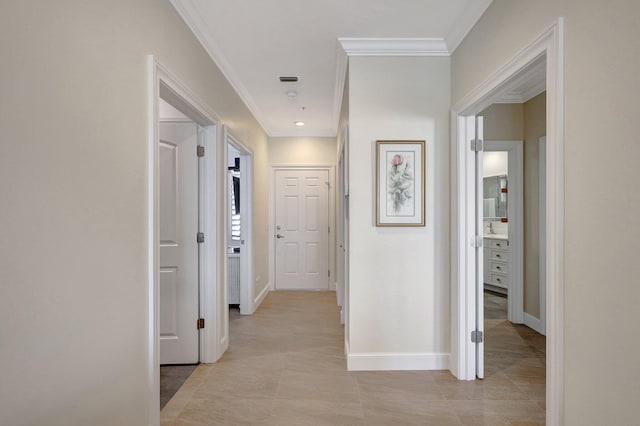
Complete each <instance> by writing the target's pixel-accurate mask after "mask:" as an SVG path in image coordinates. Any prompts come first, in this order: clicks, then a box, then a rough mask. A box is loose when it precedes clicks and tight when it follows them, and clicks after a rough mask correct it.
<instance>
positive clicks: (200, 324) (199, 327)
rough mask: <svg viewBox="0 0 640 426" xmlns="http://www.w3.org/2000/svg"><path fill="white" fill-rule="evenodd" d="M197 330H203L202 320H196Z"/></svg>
mask: <svg viewBox="0 0 640 426" xmlns="http://www.w3.org/2000/svg"><path fill="white" fill-rule="evenodd" d="M197 325H198V330H200V329H203V328H204V318H198V324H197Z"/></svg>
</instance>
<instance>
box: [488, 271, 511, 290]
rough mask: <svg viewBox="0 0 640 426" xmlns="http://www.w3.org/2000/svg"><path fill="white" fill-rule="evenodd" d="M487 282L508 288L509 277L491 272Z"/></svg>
mask: <svg viewBox="0 0 640 426" xmlns="http://www.w3.org/2000/svg"><path fill="white" fill-rule="evenodd" d="M489 284H493V285H495V286H498V287H503V288H509V279H508V278H507V276H506V275H502V274H491V280H490V281H489Z"/></svg>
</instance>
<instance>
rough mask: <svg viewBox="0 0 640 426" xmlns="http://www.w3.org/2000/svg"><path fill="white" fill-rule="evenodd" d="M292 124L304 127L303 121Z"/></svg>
mask: <svg viewBox="0 0 640 426" xmlns="http://www.w3.org/2000/svg"><path fill="white" fill-rule="evenodd" d="M293 124H295V125H296V126H298V127H302V126H304V121H294V122H293Z"/></svg>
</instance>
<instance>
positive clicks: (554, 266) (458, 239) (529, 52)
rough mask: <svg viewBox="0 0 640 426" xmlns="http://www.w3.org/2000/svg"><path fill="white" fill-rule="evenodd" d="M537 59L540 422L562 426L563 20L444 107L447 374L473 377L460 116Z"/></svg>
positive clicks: (465, 161)
mask: <svg viewBox="0 0 640 426" xmlns="http://www.w3.org/2000/svg"><path fill="white" fill-rule="evenodd" d="M542 55H546V63H547V65H546V66H547V70H546V71H547V162H546V164H547V173H546V177H547V182H546V187H547V194H546V200H547V212H546V222H547V236H548V238H547V242H546V266H547V271H546V278H547V279H546V283H547V291H546V297H547V317H546V322H547V352H546V353H547V357H546V358H547V359H546V363H547V373H546V407H547V410H546V421H547V424H548V425H551V426H553V425H561V424H562V421H563V407H564V394H563V383H564V334H563V330H564V18H559V19H558V21H557V22H556V23H554V24H553V25H552V26H551V27H550V28H549V29H548V30H547V31H545V32H544V33H542V34H541V35H540V36H539V37H538V38H537V39H536V40H534V41H533V42H532V43H531V44H529V45H528V46H526V47H525V48H524V49H523V50H521V51H520V52H519V53H518V54H516V56H515V57H513V58H512V59H511V60H510V61H509V62H507V63H506V64H505V65H503V66H502V67H501V68H499V69H498V70H497V71H496V72H495V73H494V74H493V75H492V76H491V77H490V78H489V79H488V80H486V81H485V82H484V83H482V84H481V85H480V86H478V87H477V88H475V89H474V90H472V91H471V92H469V93H468V94H467V95H466V96H465V97H464V98H463V99H461V100H460V102H458V103H457V104H456V105H454V107H453V108H452V110H451V135H452V143H451V150H452V152H451V155H452V158H453V159H454V161H455V163H454V166H455V167H453V168H452V193H453V194H454V197H452V211H453V212H456V213H455V214H456V215H457V217H456V219H455V220H454V229H452V236H453V239H452V253H451V254H452V270H451V273H452V277H453V279H454V281H453V284H452V297H451V313H452V317H451V323H452V328H451V334H452V335H451V341H452V345H451V346H452V352H451V356H452V363H451V371H452V373H453V374H454V375H456V376H457V377H458V378H459V379H462V380H473V379H474V378H475V363H474V360H475V344H473V343H471V339H470V335H471V331H473V328H472V325H473V321H472V320H473V318H474V316H471V318H469V316H470V314H473V315H475V307H474V304H475V303H474V301H475V291H474V285H475V283H474V282H473V281H474V280H469V277H468V271H467V269H468V265H469V262H471V260H470V259H469V251H470V250H471V249H472V247H471V244H470V241H471V237H472V235H471V232H473V228H472V227H469V220H471V222H472V223H473V219H472V218H469V217H468V209H469V204H470V203H471V202H475V200H474V198H473V195H474V194H473V193H474V191H473V188H472V187H470V186H469V180H468V175H469V174H470V171H473V170H474V167H473V163H470V162H469V158H468V157H469V152H470V150H469V149H468V143H469V142H468V138H467V137H466V129H465V116H469V115H473V114H476V113H478V112H480V111H481V110H483V109H484V108H486V107H487V106H489V105H491V104H492V103H493V102H494V100H495V99H497V96H499V94H500V90H501V89H504V88H505V85H506V84H507V83H508V82H509V81H510V79H511V78H512V77H514V76H515V75H517V74H518V73H519V72H520V71H521V70H522V69H524V68H525V67H526V66H527V65H528V64H530V63H531V62H532V61H534V60H536V59H537V58H539V57H540V56H542ZM474 270H475V269H474ZM470 320H471V321H470Z"/></svg>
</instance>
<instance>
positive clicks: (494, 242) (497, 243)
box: [489, 240, 509, 250]
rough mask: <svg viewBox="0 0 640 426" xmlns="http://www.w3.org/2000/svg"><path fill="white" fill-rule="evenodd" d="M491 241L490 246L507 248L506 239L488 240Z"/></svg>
mask: <svg viewBox="0 0 640 426" xmlns="http://www.w3.org/2000/svg"><path fill="white" fill-rule="evenodd" d="M489 241H490V242H491V248H495V249H501V250H507V249H508V248H509V242H508V241H507V240H489Z"/></svg>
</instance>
